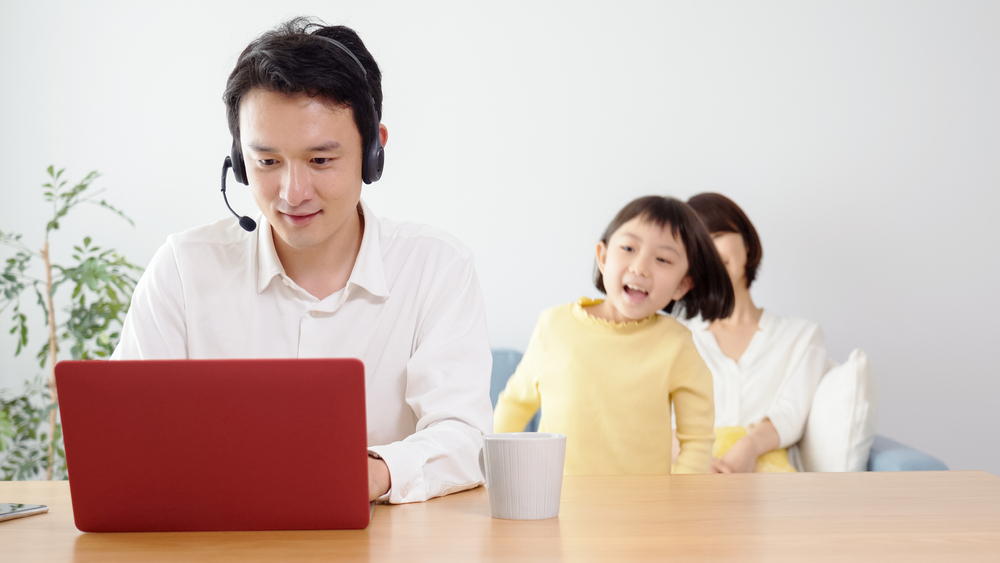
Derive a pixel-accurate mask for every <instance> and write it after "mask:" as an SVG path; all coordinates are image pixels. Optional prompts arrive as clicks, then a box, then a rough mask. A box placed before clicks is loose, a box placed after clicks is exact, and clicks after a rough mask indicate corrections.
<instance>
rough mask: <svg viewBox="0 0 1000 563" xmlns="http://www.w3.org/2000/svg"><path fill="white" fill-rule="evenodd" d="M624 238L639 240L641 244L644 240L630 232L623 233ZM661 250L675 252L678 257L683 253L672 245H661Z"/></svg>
mask: <svg viewBox="0 0 1000 563" xmlns="http://www.w3.org/2000/svg"><path fill="white" fill-rule="evenodd" d="M622 236H624V237H628V238H631V239H634V240H637V241H640V242H641V241H642V239H641V238H639V236H638V235H636V234H633V233H630V232H628V231H625V232H623V233H622ZM659 248H662V249H663V250H669V251H671V252H673V253H674V254H676V255H678V256H680V255H681V251H680V250H677V249H676V248H674V246H673V245H670V244H661V245H660V246H659Z"/></svg>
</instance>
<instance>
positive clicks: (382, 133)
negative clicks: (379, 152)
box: [378, 123, 389, 147]
mask: <svg viewBox="0 0 1000 563" xmlns="http://www.w3.org/2000/svg"><path fill="white" fill-rule="evenodd" d="M378 138H379V139H381V140H382V146H383V147H384V146H385V144H386V143H388V142H389V130H388V129H386V127H385V125H382V124H381V123H379V124H378Z"/></svg>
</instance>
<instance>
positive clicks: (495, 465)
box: [479, 432, 566, 520]
mask: <svg viewBox="0 0 1000 563" xmlns="http://www.w3.org/2000/svg"><path fill="white" fill-rule="evenodd" d="M565 461H566V435H565V434H550V433H546V432H511V433H506V434H489V435H487V436H485V437H484V439H483V453H482V455H481V456H480V460H479V464H480V467H481V468H482V470H483V475H484V476H485V477H486V488H487V489H488V490H489V495H490V514H491V515H492V516H493V517H494V518H506V519H508V520H541V519H543V518H555V517H556V516H559V497H560V495H561V493H562V477H563V464H564V463H565Z"/></svg>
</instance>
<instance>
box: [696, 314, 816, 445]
mask: <svg viewBox="0 0 1000 563" xmlns="http://www.w3.org/2000/svg"><path fill="white" fill-rule="evenodd" d="M678 320H679V321H680V322H681V323H683V324H684V325H685V326H687V327H688V329H690V330H691V334H692V336H693V337H694V343H695V346H697V348H698V352H700V353H701V356H702V358H704V360H705V363H706V364H708V368H709V369H710V370H711V371H712V383H713V386H714V389H715V426H716V428H719V427H723V426H743V427H747V426H750V425H751V424H756V423H758V422H760V421H761V420H763V419H764V418H765V417H766V418H768V419H770V421H771V423H772V424H774V428H775V430H777V431H778V437H779V438H780V440H781V446H780V447H782V448H787V447H788V446H791V445H792V444H795V443H796V442H798V441H799V438H801V437H802V431H803V429H804V428H805V425H806V419H808V418H809V407H810V406H811V405H812V399H813V394H814V393H815V392H816V386H817V385H819V380H820V378H821V377H822V376H823V371H824V369H825V365H826V340H825V338H824V337H823V330H822V329H821V328H820V327H819V325H817V324H816V323H813V322H809V321H806V320H803V319H791V318H785V317H779V316H777V315H773V314H771V313H769V312H768V311H767V310H764V311H763V312H762V313H761V316H760V322H759V323H757V326H758V330H757V332H756V333H754V335H753V338H752V339H751V340H750V345H749V346H747V349H746V351H745V352H743V355H742V356H741V357H740V361H738V362H737V361H734V360H733V359H732V358H730V357H728V356H726V355H725V354H723V353H722V349H721V348H719V343H718V341H716V339H715V335H714V334H712V331H710V330H708V321H705V320H703V319H702V318H701V317H696V318H694V319H690V320H683V319H678Z"/></svg>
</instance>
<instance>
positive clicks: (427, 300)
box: [113, 19, 492, 503]
mask: <svg viewBox="0 0 1000 563" xmlns="http://www.w3.org/2000/svg"><path fill="white" fill-rule="evenodd" d="M324 38H326V39H324ZM330 39H332V40H333V41H330ZM224 101H225V102H226V107H227V113H228V117H229V128H230V131H231V132H232V134H233V139H234V146H233V157H234V160H235V161H236V162H234V169H236V170H237V177H238V178H239V177H240V176H239V174H240V173H241V172H242V174H244V175H245V176H244V179H245V180H246V181H247V183H248V184H249V186H250V190H251V192H252V193H253V197H254V200H255V201H256V203H257V206H258V207H259V208H260V211H261V213H262V217H259V218H258V221H257V223H258V226H257V228H256V230H251V231H245V230H244V229H242V228H241V227H240V225H239V224H238V223H237V221H234V220H233V219H232V218H229V219H226V220H223V221H220V222H218V223H215V224H212V225H208V226H205V227H200V228H196V229H192V230H190V231H186V232H184V233H180V234H177V235H172V236H170V237H169V238H168V239H167V242H166V244H165V245H164V246H163V247H162V248H160V250H159V251H158V252H157V253H156V255H155V256H154V257H153V259H152V261H151V263H150V265H149V269H148V270H147V271H146V273H145V274H144V275H143V277H142V279H141V280H140V282H139V284H138V286H137V287H136V290H135V294H134V295H133V298H132V305H131V309H130V310H129V313H128V317H127V318H126V320H125V325H124V327H123V329H122V338H121V342H120V343H119V345H118V348H117V349H116V350H115V353H114V356H113V359H172V358H192V359H194V358H197V359H202V358H275V357H278V358H282V357H283V358H307V357H356V358H360V359H361V360H362V361H363V362H364V365H365V376H366V393H367V404H368V444H369V460H368V473H369V497H370V499H372V500H375V499H384V500H388V501H389V502H393V503H403V502H416V501H423V500H427V499H429V498H432V497H435V496H440V495H445V494H449V493H452V492H456V491H460V490H464V489H468V488H472V487H475V486H477V485H479V484H481V483H482V475H481V473H480V470H479V464H478V455H479V450H480V447H481V443H482V436H483V434H484V433H487V432H489V431H490V429H491V418H492V414H491V412H492V410H491V407H490V400H489V393H488V390H489V377H490V366H491V361H492V358H491V355H490V351H489V338H488V335H487V332H486V320H485V312H484V306H483V297H482V292H481V290H480V287H479V282H478V279H477V277H476V274H475V269H474V267H473V259H472V254H471V253H470V252H469V250H468V249H466V248H465V247H464V246H462V245H461V244H460V243H459V242H458V241H456V240H455V239H453V238H451V237H449V236H447V235H445V234H443V233H441V232H439V231H436V230H434V229H431V228H429V227H425V226H422V225H417V224H412V223H394V222H390V221H387V220H384V219H379V218H377V217H375V216H374V214H373V213H372V212H371V209H369V208H368V206H367V204H366V203H365V202H364V201H362V200H361V186H362V180H363V178H364V179H365V181H373V180H375V179H377V178H378V175H379V174H380V169H381V163H380V162H372V161H371V160H372V158H374V157H371V158H369V157H365V156H363V153H365V152H372V151H373V150H374V151H376V152H380V150H381V148H380V145H384V144H385V143H386V141H387V139H388V131H387V130H386V128H385V126H384V125H381V124H379V121H380V115H381V108H382V88H381V73H380V71H379V68H378V65H377V64H376V63H375V60H374V59H373V58H372V56H371V54H370V53H369V52H368V50H367V49H366V48H365V46H364V44H363V43H362V42H361V39H360V38H359V37H358V36H357V34H355V33H354V31H352V30H350V29H348V28H346V27H340V26H332V27H323V26H320V25H318V24H313V23H309V22H308V21H306V20H302V19H297V20H292V21H290V22H287V23H285V24H283V25H281V26H279V27H278V28H276V29H275V30H272V31H270V32H267V33H265V34H264V35H262V36H261V37H259V38H258V39H256V40H254V41H253V42H251V43H250V45H249V46H248V47H247V48H246V50H244V51H243V53H242V54H241V55H240V58H239V60H238V61H237V63H236V68H235V69H234V70H233V72H232V74H231V75H230V76H229V81H228V83H227V86H226V92H225V94H224ZM376 136H377V137H378V138H377V139H376ZM373 143H374V145H373ZM377 156H379V157H380V155H377ZM365 164H367V165H368V166H367V167H366V166H365ZM240 168H242V170H240ZM376 169H377V171H375V172H373V170H376ZM244 228H245V227H244Z"/></svg>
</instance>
